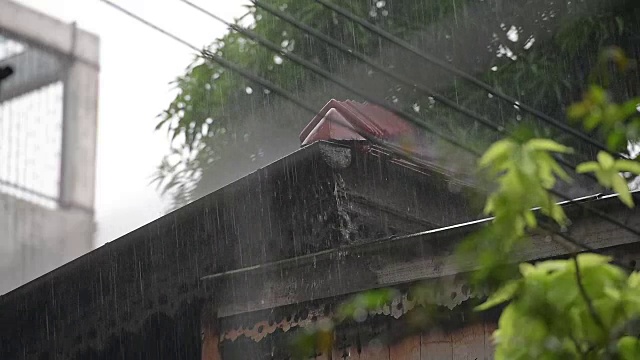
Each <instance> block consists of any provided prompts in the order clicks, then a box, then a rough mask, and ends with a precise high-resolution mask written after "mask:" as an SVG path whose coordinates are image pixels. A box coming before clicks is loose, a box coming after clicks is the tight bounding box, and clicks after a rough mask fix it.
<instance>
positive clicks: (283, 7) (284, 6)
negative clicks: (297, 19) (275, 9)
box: [280, 4, 288, 11]
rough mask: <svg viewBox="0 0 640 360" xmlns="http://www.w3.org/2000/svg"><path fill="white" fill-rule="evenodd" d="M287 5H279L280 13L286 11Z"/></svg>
mask: <svg viewBox="0 0 640 360" xmlns="http://www.w3.org/2000/svg"><path fill="white" fill-rule="evenodd" d="M287 7H288V5H287V4H282V5H280V11H285V10H287Z"/></svg>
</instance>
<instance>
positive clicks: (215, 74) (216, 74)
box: [213, 72, 220, 80]
mask: <svg viewBox="0 0 640 360" xmlns="http://www.w3.org/2000/svg"><path fill="white" fill-rule="evenodd" d="M219 77H220V73H219V72H216V73H213V80H216V79H218V78H219Z"/></svg>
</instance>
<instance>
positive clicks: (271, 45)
mask: <svg viewBox="0 0 640 360" xmlns="http://www.w3.org/2000/svg"><path fill="white" fill-rule="evenodd" d="M180 1H182V2H184V3H185V4H188V5H190V6H191V7H193V8H195V9H197V10H198V11H201V12H202V13H204V14H206V15H208V16H210V17H211V18H212V19H215V20H216V21H219V22H221V23H222V24H224V25H226V26H228V27H229V28H230V29H232V30H234V31H237V32H239V33H240V34H242V35H244V36H246V37H247V38H249V39H251V40H253V41H256V42H257V43H259V44H261V45H262V46H264V47H266V48H268V49H270V50H271V51H273V52H275V53H277V54H280V55H282V56H283V57H285V58H287V59H289V60H291V61H293V62H294V63H296V64H298V65H301V66H303V67H304V68H307V69H309V70H311V71H313V72H314V73H316V74H318V75H320V76H321V77H323V78H325V79H327V80H329V81H331V82H333V83H334V84H336V85H338V86H340V87H342V88H343V89H345V90H347V91H349V92H352V93H353V94H355V95H357V96H359V97H361V98H364V99H366V100H367V101H368V102H370V103H373V104H376V105H379V106H381V107H384V108H386V109H387V110H388V111H390V112H392V113H394V114H396V115H399V116H401V117H403V118H405V119H407V120H409V121H410V122H412V123H414V124H416V125H418V126H421V127H422V128H424V129H426V130H427V131H428V132H430V133H432V134H434V135H436V136H438V137H439V138H441V139H444V140H446V141H447V142H449V143H450V144H452V145H455V146H457V147H459V148H461V149H463V150H465V151H467V152H469V153H470V154H476V155H477V154H478V152H477V151H476V150H474V149H473V148H471V147H470V146H468V145H466V144H462V143H461V142H459V141H458V140H456V139H454V138H453V137H451V136H449V135H446V134H443V133H440V132H439V131H437V130H436V129H433V128H432V127H431V126H430V125H428V124H427V123H425V122H424V121H422V120H421V119H419V118H417V117H415V116H413V115H412V114H409V113H407V112H406V111H403V110H401V109H399V108H397V107H395V106H391V105H389V104H387V102H386V101H383V100H380V99H377V98H375V97H373V96H369V95H367V94H366V92H365V91H363V90H359V89H355V88H353V87H352V86H351V85H349V84H347V83H346V82H345V81H344V80H341V79H339V78H338V77H336V76H334V75H333V74H331V73H330V72H328V71H326V70H324V69H322V68H320V67H318V66H317V65H315V64H313V63H312V62H310V61H308V60H306V59H304V58H302V57H300V56H298V55H295V54H292V53H291V52H288V51H282V49H281V47H280V46H279V45H277V44H275V43H273V42H271V41H270V40H268V39H265V38H264V37H261V36H260V35H258V34H256V33H255V32H253V31H251V30H246V29H243V28H242V27H240V26H237V25H236V24H232V23H230V22H228V21H226V20H224V19H222V18H221V17H219V16H217V15H215V14H213V13H211V12H209V11H208V10H206V9H204V8H202V7H200V6H198V5H196V4H194V3H192V2H190V1H189V0H180Z"/></svg>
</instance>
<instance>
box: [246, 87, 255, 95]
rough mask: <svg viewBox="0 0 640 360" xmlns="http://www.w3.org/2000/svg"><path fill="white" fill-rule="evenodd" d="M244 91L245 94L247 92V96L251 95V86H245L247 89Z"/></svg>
mask: <svg viewBox="0 0 640 360" xmlns="http://www.w3.org/2000/svg"><path fill="white" fill-rule="evenodd" d="M244 91H246V92H247V94H249V95H251V94H253V89H252V88H251V86H247V87H246V88H245V89H244Z"/></svg>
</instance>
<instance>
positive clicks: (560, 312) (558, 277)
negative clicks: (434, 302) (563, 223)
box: [478, 254, 640, 360]
mask: <svg viewBox="0 0 640 360" xmlns="http://www.w3.org/2000/svg"><path fill="white" fill-rule="evenodd" d="M610 260H611V259H610V258H608V257H605V256H601V255H596V254H581V255H578V256H577V257H576V259H575V260H572V259H569V260H552V261H545V262H541V263H538V264H535V265H531V264H522V265H521V267H520V273H521V276H522V277H521V278H520V279H519V280H514V281H511V282H509V283H507V284H505V285H504V286H503V287H502V288H501V289H499V290H498V291H497V292H495V293H494V294H493V295H492V296H491V297H489V299H488V300H487V302H485V303H484V304H482V305H480V306H479V307H478V309H480V310H485V309H487V308H490V307H493V306H496V305H499V304H502V303H505V302H507V301H509V304H508V305H507V306H506V308H505V309H504V311H503V313H502V315H501V317H500V321H499V329H498V330H497V331H496V332H495V333H494V340H495V342H496V345H497V349H496V359H497V360H500V359H602V358H605V355H607V354H609V356H613V355H615V354H617V355H619V356H621V358H623V359H632V358H633V359H635V358H637V356H638V355H637V354H638V351H637V349H636V348H635V346H636V345H637V338H636V337H631V336H627V334H626V333H625V332H623V334H624V336H623V337H621V338H620V339H617V338H615V337H612V334H614V332H615V329H619V328H624V327H625V325H626V324H627V323H628V322H629V321H631V320H632V319H634V318H636V317H637V316H638V315H640V301H639V300H638V295H640V293H639V291H640V287H639V284H640V282H639V281H638V280H637V279H638V277H639V275H638V273H633V274H631V276H627V275H626V274H625V272H624V271H623V270H622V269H620V268H618V267H616V266H614V265H611V264H609V261H610ZM577 269H579V271H577ZM578 275H579V276H580V281H577V279H578ZM581 286H582V289H581ZM592 311H595V313H597V314H598V315H599V318H600V319H601V321H602V323H598V321H597V320H596V319H594V317H593V315H592ZM635 336H637V334H635ZM612 353H613V354H612ZM629 356H631V357H629ZM609 358H612V357H609Z"/></svg>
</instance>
